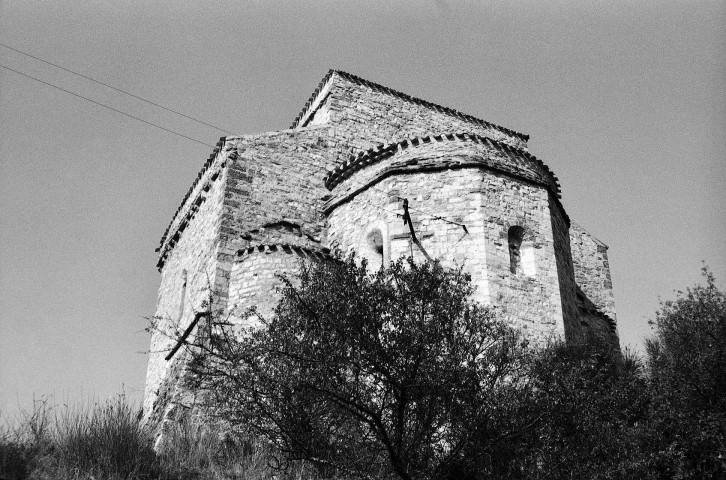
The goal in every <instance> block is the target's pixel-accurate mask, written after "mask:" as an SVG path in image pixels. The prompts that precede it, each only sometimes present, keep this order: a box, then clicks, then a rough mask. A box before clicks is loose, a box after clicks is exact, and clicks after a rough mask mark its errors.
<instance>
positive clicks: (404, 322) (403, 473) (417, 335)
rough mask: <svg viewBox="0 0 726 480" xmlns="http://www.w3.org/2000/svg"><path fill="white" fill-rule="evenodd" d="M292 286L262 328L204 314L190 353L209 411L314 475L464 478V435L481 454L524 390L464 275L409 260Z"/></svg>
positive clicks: (505, 340) (313, 272)
mask: <svg viewBox="0 0 726 480" xmlns="http://www.w3.org/2000/svg"><path fill="white" fill-rule="evenodd" d="M297 280H299V286H295V285H293V283H292V282H290V281H287V280H286V286H285V288H284V289H283V290H282V300H281V301H280V304H279V305H278V307H277V309H276V311H275V315H274V316H273V318H270V319H262V320H261V327H262V328H251V329H247V330H246V331H244V332H243V334H242V335H238V333H239V332H238V331H236V330H235V329H236V328H238V327H235V326H234V325H231V324H230V323H228V322H226V320H225V319H221V320H220V319H218V320H217V322H216V323H215V324H214V325H213V327H214V330H213V332H214V333H213V335H212V336H211V339H210V341H209V343H204V344H199V345H197V347H198V348H197V349H196V352H197V353H196V357H195V360H194V369H195V373H196V374H197V375H196V378H197V381H198V383H197V384H195V386H197V387H201V388H203V389H204V390H206V391H207V392H209V394H208V398H209V400H210V405H209V408H210V409H211V410H212V411H215V412H218V413H219V414H220V415H221V416H222V418H223V419H224V420H225V421H226V422H228V423H229V424H230V425H232V426H233V427H234V428H235V429H238V430H242V431H246V432H249V433H251V434H255V435H261V436H262V437H263V438H266V439H269V441H270V442H272V443H273V444H274V445H275V446H276V448H277V449H278V450H279V451H280V452H282V454H283V455H284V457H283V458H281V461H282V462H283V464H284V462H285V461H287V460H291V459H293V460H297V459H303V460H307V461H310V462H312V463H313V464H314V465H316V466H317V468H318V471H319V472H321V473H322V474H323V475H326V476H332V475H342V476H344V477H348V476H357V477H364V478H365V477H376V478H389V477H391V476H397V477H399V478H402V479H411V478H435V477H436V478H441V477H449V478H465V477H466V476H474V475H478V473H477V471H478V470H479V469H480V467H481V464H480V462H476V461H472V459H471V458H470V457H469V455H468V453H471V452H470V450H471V449H472V441H473V440H472V439H473V438H474V437H476V438H478V439H479V440H478V442H477V445H478V446H479V447H482V446H484V447H486V448H489V450H492V449H493V448H494V444H495V443H496V438H489V437H488V435H490V434H492V433H496V435H497V436H498V435H500V434H501V433H502V432H500V431H498V430H497V431H496V432H494V431H492V430H491V429H490V426H491V424H492V422H490V419H491V418H492V417H496V412H497V410H496V409H497V408H498V407H499V406H501V405H504V404H506V403H507V402H509V401H512V400H513V399H514V398H516V397H517V395H519V391H520V390H521V389H522V388H523V387H524V384H525V383H526V382H525V380H524V377H523V375H524V373H525V372H524V366H525V363H524V362H523V357H524V350H523V348H524V342H523V341H522V339H521V338H520V337H519V336H518V335H517V333H516V332H514V331H513V330H512V329H510V328H508V327H506V326H505V325H504V324H502V323H501V322H499V321H497V320H496V319H495V318H494V316H493V315H492V314H491V312H490V311H489V310H488V309H486V308H485V307H483V306H481V305H478V304H475V303H472V302H471V301H469V296H470V294H471V293H472V291H473V286H472V285H471V280H470V278H469V277H468V276H467V275H465V274H463V273H461V272H452V271H448V270H445V269H444V268H442V267H441V266H440V265H439V264H436V263H426V264H422V265H417V264H415V263H413V262H412V261H411V260H408V261H404V260H401V261H399V262H397V263H395V264H392V265H391V266H390V267H389V268H387V269H382V270H381V271H379V272H378V273H377V274H375V275H369V274H368V271H367V269H366V266H365V265H358V264H356V262H355V260H354V259H353V258H352V257H351V258H349V259H348V260H347V261H341V262H322V263H310V264H306V265H304V266H303V267H302V270H301V274H300V276H299V279H297ZM525 424H526V422H513V423H511V424H508V425H507V426H506V427H507V428H514V429H516V428H521V427H523V426H524V425H525ZM506 434H507V435H509V434H514V432H506ZM485 437H486V438H485ZM483 453H484V454H485V456H486V455H488V457H491V455H490V454H489V452H483Z"/></svg>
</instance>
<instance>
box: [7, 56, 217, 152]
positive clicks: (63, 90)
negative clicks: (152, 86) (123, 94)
mask: <svg viewBox="0 0 726 480" xmlns="http://www.w3.org/2000/svg"><path fill="white" fill-rule="evenodd" d="M0 68H4V69H5V70H10V71H11V72H15V73H17V74H18V75H22V76H24V77H27V78H30V79H32V80H35V81H36V82H40V83H42V84H44V85H48V86H49V87H53V88H56V89H58V90H60V91H61V92H65V93H69V94H71V95H73V96H74V97H78V98H82V99H83V100H86V101H89V102H91V103H95V104H96V105H99V106H101V107H103V108H108V109H109V110H112V111H114V112H116V113H120V114H121V115H126V116H127V117H129V118H133V119H134V120H138V121H139V122H144V123H145V124H147V125H151V126H152V127H156V128H160V129H161V130H164V131H165V132H169V133H173V134H174V135H177V136H179V137H183V138H186V139H187V140H191V141H192V142H197V143H200V144H202V145H205V146H207V147H212V148H214V145H212V144H210V143H207V142H203V141H201V140H197V139H196V138H192V137H188V136H186V135H184V134H183V133H179V132H175V131H174V130H169V129H168V128H166V127H162V126H161V125H157V124H155V123H151V122H149V121H146V120H144V119H143V118H139V117H135V116H133V115H131V114H130V113H126V112H122V111H121V110H117V109H115V108H113V107H110V106H108V105H106V104H103V103H101V102H97V101H95V100H91V99H90V98H87V97H84V96H83V95H79V94H77V93H74V92H71V91H70V90H66V89H65V88H61V87H59V86H57V85H53V84H52V83H48V82H46V81H44V80H41V79H39V78H35V77H33V76H31V75H28V74H27V73H23V72H21V71H18V70H15V69H13V68H10V67H6V66H5V65H2V64H0Z"/></svg>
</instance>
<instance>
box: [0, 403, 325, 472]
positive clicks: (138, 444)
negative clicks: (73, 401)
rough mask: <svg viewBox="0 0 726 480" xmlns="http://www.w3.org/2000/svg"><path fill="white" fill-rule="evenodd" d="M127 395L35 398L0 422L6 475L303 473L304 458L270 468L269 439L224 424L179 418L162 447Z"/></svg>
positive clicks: (0, 458)
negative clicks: (238, 434) (82, 401)
mask: <svg viewBox="0 0 726 480" xmlns="http://www.w3.org/2000/svg"><path fill="white" fill-rule="evenodd" d="M137 411H138V410H137V409H136V408H134V407H133V406H132V405H130V404H129V403H128V402H127V401H126V399H125V397H124V396H122V395H121V396H119V397H118V398H116V399H114V400H111V401H108V402H106V403H103V404H98V403H96V404H93V405H92V406H90V407H81V408H69V407H67V406H63V407H50V406H49V402H48V400H47V399H44V400H40V401H36V402H35V404H34V408H33V410H32V411H31V412H24V413H22V414H21V415H20V417H19V418H18V419H16V421H14V422H12V425H11V423H10V422H9V421H8V419H5V425H4V426H2V427H0V480H25V479H29V480H51V479H52V480H152V479H158V480H196V479H200V480H201V479H205V480H207V479H209V480H223V479H246V480H261V479H270V478H276V479H278V480H301V479H308V478H311V477H312V476H313V475H311V474H310V472H308V471H307V470H306V469H305V466H304V465H301V464H298V465H294V466H293V467H292V468H290V469H288V470H287V471H285V472H279V471H272V470H271V469H270V467H269V465H270V464H271V463H273V462H272V459H273V455H272V452H271V451H270V450H269V447H267V446H265V445H264V444H263V443H261V442H259V441H254V440H248V441H232V440H231V439H230V437H228V436H226V435H224V434H223V432H221V431H220V430H219V429H218V428H214V427H211V426H206V425H200V424H195V423H192V422H181V423H179V424H177V425H175V426H174V427H173V428H171V429H170V430H169V434H168V436H167V439H166V441H165V442H164V446H163V447H162V448H161V451H160V452H158V453H157V452H155V451H154V450H153V448H152V438H151V436H150V435H149V434H148V432H146V431H145V430H144V429H143V428H142V426H141V425H140V424H139V421H138V419H137Z"/></svg>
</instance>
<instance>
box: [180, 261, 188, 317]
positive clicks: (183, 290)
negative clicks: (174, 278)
mask: <svg viewBox="0 0 726 480" xmlns="http://www.w3.org/2000/svg"><path fill="white" fill-rule="evenodd" d="M186 294H187V271H186V270H182V288H181V298H180V299H179V320H181V319H182V317H183V316H184V303H185V301H184V300H185V299H186Z"/></svg>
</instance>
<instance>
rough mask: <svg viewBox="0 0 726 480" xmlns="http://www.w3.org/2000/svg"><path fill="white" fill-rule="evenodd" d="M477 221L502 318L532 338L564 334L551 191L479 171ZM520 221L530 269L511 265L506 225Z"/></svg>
mask: <svg viewBox="0 0 726 480" xmlns="http://www.w3.org/2000/svg"><path fill="white" fill-rule="evenodd" d="M479 188H480V189H481V192H482V200H481V201H482V222H483V224H484V237H485V242H486V251H487V272H488V281H489V284H490V291H491V296H492V303H493V304H494V305H495V306H496V307H497V308H499V309H500V310H501V312H502V316H503V318H504V319H505V320H506V321H508V322H509V323H510V324H511V325H513V326H515V327H517V328H519V329H521V330H522V331H523V332H524V333H525V335H527V336H528V337H529V338H530V339H532V340H533V341H535V342H541V341H545V340H547V339H548V338H563V337H564V335H565V317H564V316H563V313H564V312H563V306H562V298H561V295H560V282H559V277H560V275H561V272H560V271H559V265H558V263H557V253H556V249H557V247H558V245H557V241H556V238H555V232H553V222H552V210H551V207H550V196H551V194H550V193H549V192H548V191H547V190H545V189H544V188H542V187H541V186H538V185H533V184H530V183H527V182H523V181H522V180H520V179H517V178H513V177H511V176H509V175H506V174H501V173H487V174H484V175H483V176H482V182H481V184H480V187H479ZM511 227H521V228H522V229H523V231H524V234H523V240H524V242H523V244H522V245H523V248H524V246H525V245H526V248H529V249H530V255H531V256H532V257H534V268H533V271H531V272H530V274H529V275H525V274H524V273H523V272H519V271H517V272H515V273H512V272H511V270H510V260H511V259H510V252H509V229H510V228H511Z"/></svg>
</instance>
